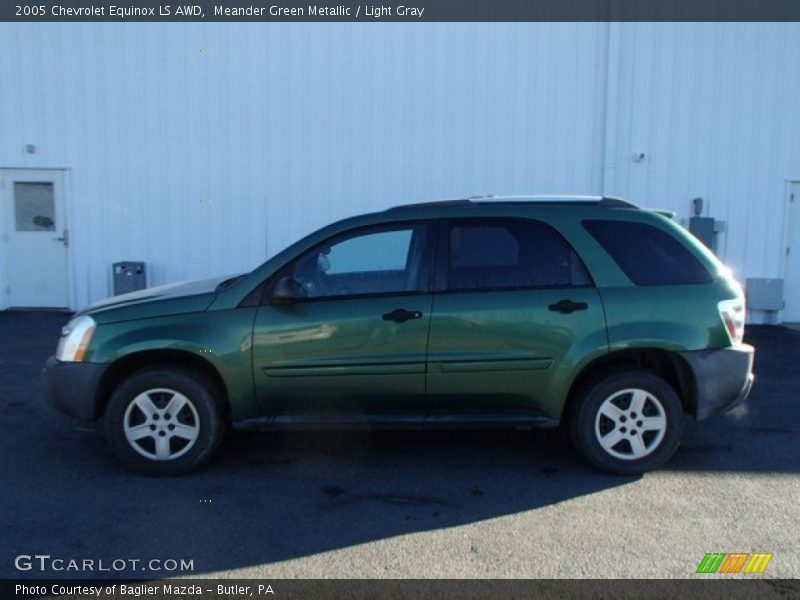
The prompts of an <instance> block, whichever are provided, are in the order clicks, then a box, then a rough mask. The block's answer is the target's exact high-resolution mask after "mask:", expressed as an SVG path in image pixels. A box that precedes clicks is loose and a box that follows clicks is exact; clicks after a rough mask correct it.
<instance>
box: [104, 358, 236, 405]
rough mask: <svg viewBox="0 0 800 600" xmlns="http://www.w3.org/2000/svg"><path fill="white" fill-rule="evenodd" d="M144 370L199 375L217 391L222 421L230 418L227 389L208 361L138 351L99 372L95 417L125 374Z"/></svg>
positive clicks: (217, 372)
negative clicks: (179, 370) (173, 369)
mask: <svg viewBox="0 0 800 600" xmlns="http://www.w3.org/2000/svg"><path fill="white" fill-rule="evenodd" d="M147 367H179V368H183V369H186V370H189V371H193V372H195V373H197V374H199V375H200V376H202V377H203V378H204V379H205V380H206V381H207V382H208V383H210V384H211V385H213V386H214V387H215V388H216V390H217V391H218V392H219V396H218V397H219V399H220V403H221V405H222V406H221V407H222V409H223V413H224V415H225V418H226V419H229V418H230V416H231V404H230V397H229V390H228V386H227V385H226V384H225V380H224V379H223V378H222V375H221V374H220V372H219V370H218V369H217V368H216V367H215V366H214V365H213V364H212V363H211V362H210V361H208V360H206V359H205V358H202V357H200V356H197V355H196V354H193V353H191V352H187V351H185V350H168V349H164V350H142V351H140V352H134V353H132V354H127V355H125V356H122V357H120V358H118V359H117V360H115V361H114V362H112V363H111V364H110V365H109V366H108V369H107V370H106V371H105V373H103V377H102V379H101V380H100V384H99V386H98V391H97V398H96V403H97V414H100V415H103V414H105V412H106V408H107V406H108V401H109V399H110V398H111V395H112V394H113V393H114V389H115V388H116V387H117V386H118V385H119V383H120V382H121V381H123V380H124V379H125V378H126V377H128V376H129V375H131V374H133V373H135V372H136V371H140V370H142V369H145V368H147Z"/></svg>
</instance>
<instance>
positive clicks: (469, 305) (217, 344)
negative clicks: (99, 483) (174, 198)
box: [44, 197, 753, 475]
mask: <svg viewBox="0 0 800 600" xmlns="http://www.w3.org/2000/svg"><path fill="white" fill-rule="evenodd" d="M744 317H745V310H744V298H743V295H742V290H741V287H740V285H739V284H738V283H737V282H736V281H735V280H734V279H733V277H732V275H731V273H730V271H729V270H728V269H727V268H726V267H725V266H723V265H722V264H721V263H720V262H719V261H718V260H717V259H716V258H715V257H714V256H713V255H712V254H711V253H710V252H709V251H708V250H706V248H705V247H704V246H703V245H702V244H700V243H699V242H698V241H697V240H695V239H694V238H693V237H692V236H691V235H690V234H688V233H687V232H686V231H684V230H683V229H682V228H681V227H680V226H678V225H677V224H675V223H674V222H673V221H672V220H671V219H669V218H667V217H666V216H664V215H663V214H660V213H658V212H653V211H647V210H642V209H639V208H637V207H636V206H634V205H632V204H629V203H627V202H624V201H622V200H618V199H615V198H589V197H571V198H550V199H546V200H545V199H540V198H539V199H537V198H513V199H512V198H484V199H477V200H476V199H471V200H455V201H446V202H433V203H426V204H417V205H407V206H400V207H397V208H391V209H389V210H386V211H383V212H379V213H373V214H368V215H362V216H358V217H354V218H350V219H346V220H343V221H339V222H338V223H334V224H333V225H329V226H327V227H324V228H323V229H320V230H319V231H317V232H315V233H313V234H311V235H309V236H308V237H306V238H304V239H302V240H300V241H299V242H297V243H295V244H293V245H292V246H290V247H289V248H287V249H286V250H284V251H283V252H281V253H279V254H278V255H276V256H274V257H273V258H271V259H270V260H268V261H267V262H266V263H264V264H263V265H261V266H260V267H258V268H257V269H255V270H254V271H252V272H251V273H248V274H246V275H240V276H238V277H233V278H228V279H224V280H223V279H216V280H211V281H202V282H192V283H183V284H176V285H167V286H162V287H157V288H151V289H147V290H144V291H141V292H135V293H132V294H126V295H123V296H117V297H115V298H111V299H109V300H106V301H104V302H101V303H98V304H95V305H94V306H92V307H90V308H88V309H86V310H84V311H82V312H80V313H78V314H77V315H75V317H74V318H73V319H72V320H71V321H70V322H69V323H68V324H67V326H66V327H64V330H63V332H62V336H61V340H60V342H59V345H58V350H57V352H56V355H55V356H54V357H52V358H50V360H49V361H48V363H47V366H46V368H45V371H44V378H45V381H46V389H47V393H48V396H49V398H50V401H51V402H52V403H53V404H54V405H55V406H56V407H58V408H59V409H60V410H61V411H62V412H64V413H66V414H68V415H71V416H73V417H77V418H80V419H86V420H98V419H101V418H102V421H103V427H104V428H105V431H106V435H107V438H108V442H109V444H110V446H111V449H112V451H113V452H114V454H115V455H116V456H117V457H118V458H119V459H120V460H121V461H122V462H124V463H125V464H126V465H128V466H129V467H131V468H133V469H135V470H137V471H139V472H143V473H148V474H154V475H168V474H178V473H184V472H187V471H190V470H192V469H195V468H197V467H198V466H200V465H201V464H203V463H205V462H206V461H208V460H209V459H210V458H211V456H212V455H213V454H214V452H215V450H216V449H217V447H218V446H219V444H220V442H221V441H222V439H223V436H224V435H225V433H226V431H228V430H229V429H230V427H231V425H232V424H242V423H244V422H255V424H256V425H260V426H265V427H267V428H292V427H294V428H297V427H303V428H321V427H332V426H333V427H353V426H362V427H364V426H365V427H380V426H398V425H400V426H420V427H429V426H434V427H437V426H446V427H453V426H455V427H459V426H467V425H468V426H475V425H478V426H485V427H519V426H543V427H552V426H556V425H558V424H559V423H561V424H563V425H564V426H565V429H566V430H567V431H568V432H569V435H570V437H571V439H572V441H573V442H574V445H575V446H576V447H577V449H578V450H579V451H580V452H581V454H583V455H584V456H585V457H586V458H587V459H588V460H589V461H591V462H592V463H594V464H595V465H596V466H597V467H599V468H601V469H603V470H606V471H610V472H614V473H622V474H634V473H641V472H644V471H647V470H649V469H652V468H654V467H657V466H659V465H661V464H663V463H664V462H665V461H666V460H667V459H669V457H670V456H671V455H672V454H673V453H674V452H675V450H676V448H677V447H678V444H679V442H680V438H681V433H682V427H683V419H684V415H685V414H688V415H691V416H693V417H694V418H696V419H703V418H705V417H707V416H709V415H711V414H714V413H719V412H722V411H725V410H728V409H729V408H731V407H733V406H735V405H737V404H738V403H740V402H741V401H743V400H744V399H745V398H746V397H747V394H748V392H749V391H750V387H751V385H752V382H753V375H752V364H753V348H752V347H750V346H747V345H745V344H743V343H742V335H743V331H744Z"/></svg>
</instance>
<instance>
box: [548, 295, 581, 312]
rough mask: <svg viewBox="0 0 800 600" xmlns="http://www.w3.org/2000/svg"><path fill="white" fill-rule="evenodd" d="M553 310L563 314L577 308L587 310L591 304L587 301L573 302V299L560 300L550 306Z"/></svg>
mask: <svg viewBox="0 0 800 600" xmlns="http://www.w3.org/2000/svg"><path fill="white" fill-rule="evenodd" d="M547 308H549V309H550V310H552V311H553V312H560V313H561V314H564V315H568V314H569V313H571V312H575V311H576V310H586V309H587V308H589V305H588V304H586V302H573V301H572V300H566V299H565V300H559V301H558V302H556V303H555V304H551V305H550V306H548V307H547Z"/></svg>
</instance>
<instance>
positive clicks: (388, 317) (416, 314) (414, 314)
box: [381, 308, 422, 323]
mask: <svg viewBox="0 0 800 600" xmlns="http://www.w3.org/2000/svg"><path fill="white" fill-rule="evenodd" d="M381 316H382V318H383V320H384V321H394V322H395V323H405V322H406V321H410V320H411V319H421V318H422V313H421V312H420V311H418V310H406V309H405V308H395V309H394V310H393V311H392V312H388V313H384V314H383V315H381Z"/></svg>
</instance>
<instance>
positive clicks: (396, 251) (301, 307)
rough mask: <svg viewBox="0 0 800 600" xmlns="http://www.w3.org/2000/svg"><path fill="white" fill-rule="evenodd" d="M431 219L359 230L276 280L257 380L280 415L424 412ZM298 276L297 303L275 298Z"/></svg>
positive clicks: (256, 348) (261, 316) (261, 320)
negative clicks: (287, 280)
mask: <svg viewBox="0 0 800 600" xmlns="http://www.w3.org/2000/svg"><path fill="white" fill-rule="evenodd" d="M431 229H432V228H431V226H430V225H429V224H428V223H427V222H413V223H405V224H397V225H391V226H382V227H378V228H375V227H373V228H366V229H358V230H355V231H350V232H348V233H345V234H343V235H337V236H335V237H334V238H332V239H330V240H328V241H326V242H324V243H323V244H319V245H317V246H315V247H314V248H311V249H310V250H309V251H307V252H305V253H304V254H302V255H301V256H300V257H298V258H297V259H295V260H294V261H292V262H291V263H290V264H289V265H287V266H286V267H285V268H283V269H282V270H281V271H280V272H279V273H277V274H276V275H275V276H274V277H273V278H272V280H271V281H270V282H268V288H267V290H268V291H267V294H266V297H265V301H264V304H262V306H261V307H260V308H259V310H258V314H257V316H256V321H255V329H254V335H253V367H254V379H255V383H256V389H257V393H258V396H259V400H260V401H261V403H262V405H263V406H264V407H265V412H267V413H268V414H271V415H275V416H277V417H279V418H289V419H291V418H292V417H298V416H302V417H303V418H304V419H308V418H313V417H315V416H319V417H321V418H326V419H330V418H336V417H341V418H343V419H347V420H360V419H371V418H376V417H377V418H380V417H381V416H383V417H386V416H390V415H394V416H397V415H400V414H402V415H405V416H409V417H419V418H421V417H422V416H423V415H424V405H425V351H426V345H427V340H428V324H429V322H430V315H431V304H432V296H431V294H430V281H431V271H432V264H431V263H432V253H431V251H430V248H429V245H430V244H431V242H432V241H433V240H432V237H433V236H432V235H431V233H430V230H431ZM287 277H288V278H290V282H291V285H292V286H294V288H293V289H295V290H296V298H295V299H294V301H292V302H289V303H286V304H274V303H270V293H269V289H270V286H274V285H275V283H276V282H277V281H279V280H282V279H283V280H284V281H285V278H287Z"/></svg>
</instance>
